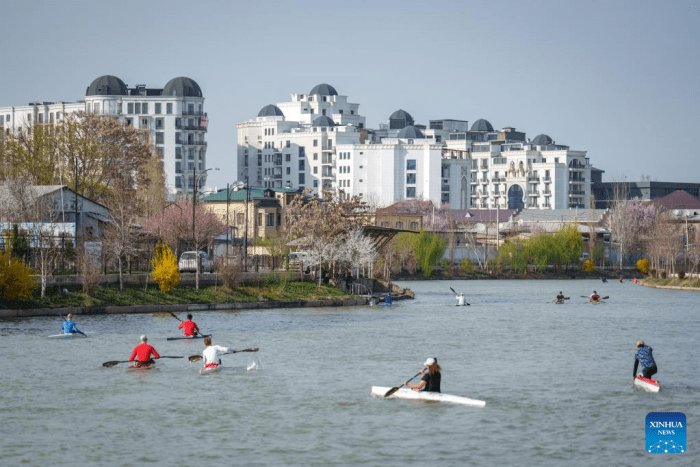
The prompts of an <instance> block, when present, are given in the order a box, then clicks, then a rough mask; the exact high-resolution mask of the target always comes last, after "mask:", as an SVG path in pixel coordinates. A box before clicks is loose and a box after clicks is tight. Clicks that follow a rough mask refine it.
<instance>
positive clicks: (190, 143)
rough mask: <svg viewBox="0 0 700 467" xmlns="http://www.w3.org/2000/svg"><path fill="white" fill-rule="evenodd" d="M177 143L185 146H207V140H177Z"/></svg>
mask: <svg viewBox="0 0 700 467" xmlns="http://www.w3.org/2000/svg"><path fill="white" fill-rule="evenodd" d="M175 144H181V145H183V146H206V145H207V142H206V141H175Z"/></svg>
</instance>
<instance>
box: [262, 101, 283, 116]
mask: <svg viewBox="0 0 700 467" xmlns="http://www.w3.org/2000/svg"><path fill="white" fill-rule="evenodd" d="M258 117H284V114H283V113H282V111H281V110H280V108H279V107H277V106H276V105H274V104H270V105H266V106H265V107H263V108H262V109H260V112H258Z"/></svg>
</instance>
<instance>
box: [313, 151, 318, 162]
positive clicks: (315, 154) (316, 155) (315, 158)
mask: <svg viewBox="0 0 700 467" xmlns="http://www.w3.org/2000/svg"><path fill="white" fill-rule="evenodd" d="M314 160H315V161H317V160H318V153H317V152H315V153H314Z"/></svg>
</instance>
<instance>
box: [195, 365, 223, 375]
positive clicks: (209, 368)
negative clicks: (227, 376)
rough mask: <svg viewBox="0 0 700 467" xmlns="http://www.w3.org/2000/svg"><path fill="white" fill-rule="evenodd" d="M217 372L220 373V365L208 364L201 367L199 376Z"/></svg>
mask: <svg viewBox="0 0 700 467" xmlns="http://www.w3.org/2000/svg"><path fill="white" fill-rule="evenodd" d="M219 371H221V365H217V364H216V363H209V364H208V365H205V366H203V367H202V369H201V370H199V374H200V375H209V374H211V373H218V372H219Z"/></svg>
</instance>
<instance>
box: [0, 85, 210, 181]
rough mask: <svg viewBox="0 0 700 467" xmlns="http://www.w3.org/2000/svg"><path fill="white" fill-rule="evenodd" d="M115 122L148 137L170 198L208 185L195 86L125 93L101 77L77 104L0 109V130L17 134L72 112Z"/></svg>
mask: <svg viewBox="0 0 700 467" xmlns="http://www.w3.org/2000/svg"><path fill="white" fill-rule="evenodd" d="M79 111H83V112H87V113H94V114H97V115H105V116H110V117H116V118H118V119H119V120H123V121H126V122H128V123H129V124H130V125H133V126H135V127H136V128H140V129H145V130H147V131H148V132H149V134H150V136H151V141H152V142H153V146H154V148H155V151H156V152H157V153H158V154H159V155H160V157H161V159H162V160H163V165H164V170H165V178H166V184H167V188H168V192H169V193H170V194H176V193H187V192H192V190H193V189H194V186H195V180H196V182H197V187H198V188H201V187H203V186H204V185H205V184H206V174H203V173H200V172H202V171H203V170H204V169H205V167H206V149H207V142H206V139H205V136H206V133H207V127H208V123H209V122H208V118H207V114H206V112H204V97H203V96H202V90H201V89H200V87H199V85H198V84H197V83H196V82H195V81H194V80H192V79H190V78H186V77H178V78H173V79H171V80H170V81H168V82H167V83H166V84H165V86H163V88H162V89H161V88H147V87H146V85H142V84H137V85H135V86H134V87H128V86H127V85H126V84H125V83H124V82H123V81H122V80H121V79H119V78H118V77H116V76H110V75H105V76H100V77H99V78H97V79H95V80H94V81H93V82H92V83H90V85H89V86H88V87H87V90H86V92H85V99H84V100H82V101H78V102H62V101H57V102H32V103H29V104H27V105H25V106H12V107H0V130H3V131H6V132H9V131H19V130H21V129H23V128H26V127H28V126H32V125H35V124H52V123H54V122H59V121H60V120H61V119H63V118H65V116H66V115H68V114H70V113H74V112H79Z"/></svg>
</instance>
